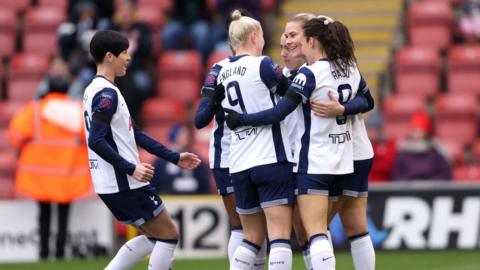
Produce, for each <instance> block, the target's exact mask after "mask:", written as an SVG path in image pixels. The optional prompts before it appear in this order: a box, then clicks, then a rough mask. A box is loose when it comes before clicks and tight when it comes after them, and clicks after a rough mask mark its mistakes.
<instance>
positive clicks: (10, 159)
mask: <svg viewBox="0 0 480 270" xmlns="http://www.w3.org/2000/svg"><path fill="white" fill-rule="evenodd" d="M0 139H1V140H3V141H6V139H5V131H4V130H1V131H0ZM16 163H17V151H16V150H15V148H13V147H12V146H10V145H7V147H2V149H1V151H0V199H2V198H3V199H12V198H13V197H14V195H15V192H14V183H15V182H14V181H15V170H16Z"/></svg>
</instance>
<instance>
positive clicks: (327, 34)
mask: <svg viewBox="0 0 480 270" xmlns="http://www.w3.org/2000/svg"><path fill="white" fill-rule="evenodd" d="M303 32H304V35H305V37H306V38H307V39H308V38H310V37H312V38H315V39H316V40H318V42H320V44H321V45H322V47H323V49H324V50H325V54H326V55H327V58H328V61H329V62H330V63H331V64H332V66H333V69H335V70H338V71H340V72H341V73H342V75H343V76H349V74H350V67H353V66H355V64H356V62H357V59H356V58H355V55H354V53H353V51H354V46H353V40H352V37H351V36H350V32H349V31H348V28H347V27H346V26H345V25H344V24H343V23H341V22H339V21H333V20H332V19H330V18H328V17H324V16H318V17H316V18H313V19H311V20H309V21H308V22H307V23H305V25H304V26H303Z"/></svg>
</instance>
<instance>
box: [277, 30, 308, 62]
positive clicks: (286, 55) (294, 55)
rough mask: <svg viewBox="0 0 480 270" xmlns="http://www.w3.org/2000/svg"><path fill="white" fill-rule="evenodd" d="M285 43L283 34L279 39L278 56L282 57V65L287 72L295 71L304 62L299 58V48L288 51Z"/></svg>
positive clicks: (285, 39)
mask: <svg viewBox="0 0 480 270" xmlns="http://www.w3.org/2000/svg"><path fill="white" fill-rule="evenodd" d="M286 41H287V38H286V36H285V34H284V35H282V37H281V38H280V56H281V57H282V60H283V63H284V64H285V66H286V67H287V68H288V69H289V70H296V69H298V68H300V66H301V65H303V63H304V62H305V61H304V59H303V58H302V57H300V56H299V51H300V48H298V47H297V48H295V49H294V50H290V49H289V48H288V47H287V45H286Z"/></svg>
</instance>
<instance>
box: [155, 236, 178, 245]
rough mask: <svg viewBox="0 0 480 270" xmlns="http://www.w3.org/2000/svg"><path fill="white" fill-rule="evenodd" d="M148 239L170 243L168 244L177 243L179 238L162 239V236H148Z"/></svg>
mask: <svg viewBox="0 0 480 270" xmlns="http://www.w3.org/2000/svg"><path fill="white" fill-rule="evenodd" d="M147 238H148V240H150V241H152V242H157V241H160V242H164V243H168V244H174V245H176V244H177V243H178V239H161V238H155V237H147Z"/></svg>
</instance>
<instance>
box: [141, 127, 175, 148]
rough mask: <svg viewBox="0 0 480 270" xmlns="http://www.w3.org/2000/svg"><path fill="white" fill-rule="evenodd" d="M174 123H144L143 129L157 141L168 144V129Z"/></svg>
mask: <svg viewBox="0 0 480 270" xmlns="http://www.w3.org/2000/svg"><path fill="white" fill-rule="evenodd" d="M173 124H174V123H171V124H170V123H167V124H162V125H146V126H145V128H144V129H143V131H145V133H147V134H148V135H149V136H150V137H152V138H154V139H155V140H157V141H159V142H160V143H162V144H163V145H165V146H167V147H168V146H170V145H171V142H170V139H169V133H170V129H171V128H172V125H173Z"/></svg>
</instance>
